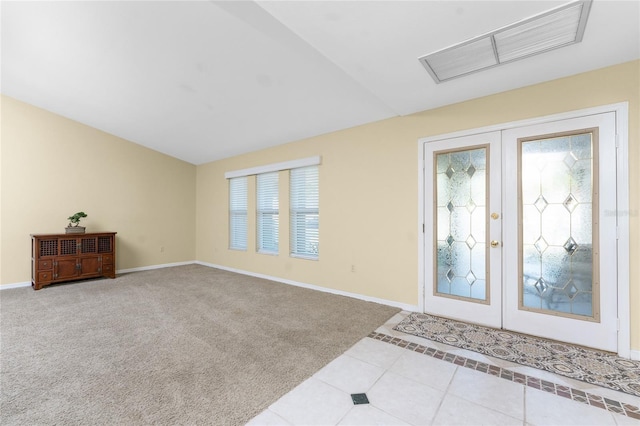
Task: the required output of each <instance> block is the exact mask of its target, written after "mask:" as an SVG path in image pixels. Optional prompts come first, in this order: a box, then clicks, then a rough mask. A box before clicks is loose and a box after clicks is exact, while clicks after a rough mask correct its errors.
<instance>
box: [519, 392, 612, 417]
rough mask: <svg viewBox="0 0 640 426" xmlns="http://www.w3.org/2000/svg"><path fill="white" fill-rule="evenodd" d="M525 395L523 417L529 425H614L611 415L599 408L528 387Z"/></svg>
mask: <svg viewBox="0 0 640 426" xmlns="http://www.w3.org/2000/svg"><path fill="white" fill-rule="evenodd" d="M525 395H526V400H525V415H526V420H527V423H529V424H531V425H535V426H542V425H561V426H571V425H576V426H588V425H594V426H596V425H597V426H606V425H615V424H616V423H615V420H614V419H613V416H612V415H611V413H609V412H608V411H606V410H603V409H600V408H596V407H591V406H589V405H586V404H583V403H580V402H576V401H571V400H569V399H566V398H562V397H558V396H556V395H552V394H550V393H547V392H544V391H540V390H537V389H533V388H529V387H528V388H526V390H525Z"/></svg>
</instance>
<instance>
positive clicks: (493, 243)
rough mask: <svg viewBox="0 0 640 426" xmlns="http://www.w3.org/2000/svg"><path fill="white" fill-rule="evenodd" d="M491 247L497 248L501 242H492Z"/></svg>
mask: <svg viewBox="0 0 640 426" xmlns="http://www.w3.org/2000/svg"><path fill="white" fill-rule="evenodd" d="M490 244H491V247H493V248H496V247H498V246H499V245H500V241H496V240H491V243H490Z"/></svg>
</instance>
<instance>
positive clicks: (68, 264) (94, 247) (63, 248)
mask: <svg viewBox="0 0 640 426" xmlns="http://www.w3.org/2000/svg"><path fill="white" fill-rule="evenodd" d="M95 277H109V278H115V277H116V232H100V233H93V234H37V235H36V234H32V235H31V286H32V287H33V289H34V290H40V289H41V288H42V287H43V286H46V285H49V284H56V283H59V282H64V281H72V280H80V279H85V278H95Z"/></svg>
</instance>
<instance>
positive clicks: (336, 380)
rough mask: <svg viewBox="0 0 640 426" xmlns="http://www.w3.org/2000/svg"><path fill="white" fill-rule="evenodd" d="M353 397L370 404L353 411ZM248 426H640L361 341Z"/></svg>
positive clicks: (543, 374) (638, 401) (573, 383)
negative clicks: (361, 396) (363, 398)
mask: <svg viewBox="0 0 640 426" xmlns="http://www.w3.org/2000/svg"><path fill="white" fill-rule="evenodd" d="M408 314H409V313H408V312H401V313H399V314H397V315H395V316H394V317H393V318H392V319H391V320H390V321H389V322H387V323H386V324H385V325H384V326H382V327H380V328H378V330H376V331H378V332H379V333H384V334H386V335H389V336H393V337H398V338H400V339H402V340H405V341H409V342H414V343H417V344H419V345H422V346H426V347H432V348H436V349H438V350H441V351H446V352H451V353H455V354H456V355H459V356H463V357H466V358H470V359H474V360H476V361H481V362H486V363H487V364H493V365H497V366H500V367H502V368H507V369H509V370H511V371H516V372H519V373H522V374H524V375H527V376H532V377H538V378H540V379H543V380H548V381H550V382H553V383H557V384H560V385H565V386H569V387H573V388H576V389H581V390H583V391H585V392H589V393H593V394H596V395H600V396H603V397H606V398H609V399H612V400H616V401H621V402H625V403H628V404H631V405H635V406H639V405H640V398H638V397H635V396H632V395H628V394H624V393H621V392H616V391H613V390H610V389H606V388H601V387H597V386H594V385H591V384H588V383H584V382H580V381H577V380H573V379H569V378H566V377H563V376H558V375H555V374H552V373H549V372H547V371H541V370H537V369H534V368H531V367H526V366H521V365H518V364H513V363H510V362H508V361H503V360H497V359H494V358H492V357H487V356H485V355H481V354H477V353H475V352H469V351H466V350H462V349H460V348H455V347H452V346H449V345H445V344H441V343H437V342H432V341H430V340H427V339H423V338H420V337H417V336H411V335H408V334H405V333H402V332H398V331H395V330H393V327H394V326H395V325H397V323H399V322H400V321H402V320H403V319H404V318H405V317H406V316H407V315H408ZM351 393H366V394H367V397H368V398H369V401H370V404H362V405H353V402H352V400H351V395H350V394H351ZM249 424H251V425H287V424H290V425H312V424H322V425H337V424H340V425H407V424H409V425H465V424H469V425H480V424H487V425H511V424H514V425H515V424H517V425H523V424H524V425H527V426H541V425H562V426H565V425H581V426H582V425H620V426H626V425H637V426H640V421H639V420H635V419H633V418H629V417H627V416H624V415H620V414H615V413H611V412H608V411H606V410H603V409H600V408H596V407H590V406H588V405H586V404H582V403H579V402H575V401H571V400H569V399H566V398H562V397H560V396H557V395H553V394H550V393H547V392H543V391H539V390H536V389H533V388H530V387H526V386H524V385H521V384H518V383H515V382H511V381H509V380H505V379H501V378H498V377H495V376H492V375H489V374H486V373H482V372H480V371H474V370H472V369H468V368H465V367H459V366H457V365H455V364H453V363H450V362H447V361H442V360H439V359H436V358H433V357H430V356H429V355H424V354H420V353H417V352H413V351H410V350H407V349H403V348H401V347H398V346H395V345H393V344H389V343H385V342H381V341H379V340H375V339H371V338H364V339H362V340H361V341H360V342H358V343H357V344H356V345H354V346H353V347H352V348H350V349H349V350H348V351H346V352H345V353H344V354H343V355H342V356H340V357H338V358H336V359H335V360H334V361H332V362H331V363H329V364H328V365H327V366H325V367H324V368H323V369H321V370H320V371H318V372H317V373H316V374H315V375H314V376H313V377H312V378H311V379H309V380H307V381H306V382H304V383H302V384H301V385H300V386H298V387H297V388H295V389H294V390H292V391H291V392H290V393H288V394H287V395H285V396H284V397H282V398H281V399H280V400H279V401H277V402H275V403H274V404H273V405H271V407H270V408H269V409H268V410H265V411H264V412H263V413H261V414H260V415H259V416H257V417H256V418H254V419H253V420H252V421H251V422H250V423H249Z"/></svg>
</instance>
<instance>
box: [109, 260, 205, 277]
mask: <svg viewBox="0 0 640 426" xmlns="http://www.w3.org/2000/svg"><path fill="white" fill-rule="evenodd" d="M194 263H198V262H196V261H195V260H189V261H186V262H174V263H161V264H159V265H150V266H141V267H139V268H129V269H118V270H116V274H126V273H129V272H140V271H150V270H152V269H162V268H171V267H172V266H182V265H193V264H194Z"/></svg>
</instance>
